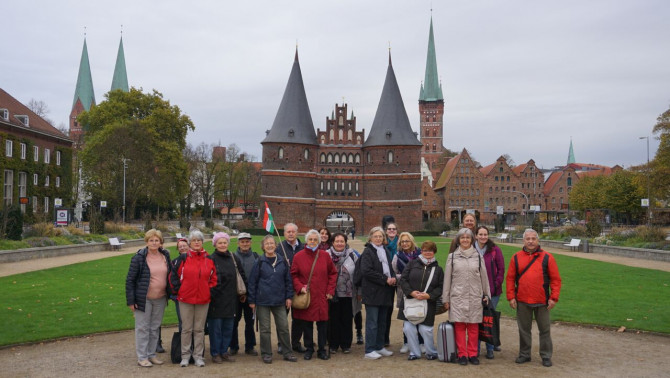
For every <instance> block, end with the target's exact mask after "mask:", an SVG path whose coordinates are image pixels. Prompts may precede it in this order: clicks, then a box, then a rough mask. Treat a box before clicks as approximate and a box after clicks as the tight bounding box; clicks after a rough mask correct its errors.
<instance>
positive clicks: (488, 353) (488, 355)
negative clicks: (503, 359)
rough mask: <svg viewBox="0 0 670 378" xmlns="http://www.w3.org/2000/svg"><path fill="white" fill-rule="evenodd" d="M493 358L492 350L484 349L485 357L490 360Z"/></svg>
mask: <svg viewBox="0 0 670 378" xmlns="http://www.w3.org/2000/svg"><path fill="white" fill-rule="evenodd" d="M494 358H495V356H494V355H493V350H487V351H486V359H487V360H492V359H494Z"/></svg>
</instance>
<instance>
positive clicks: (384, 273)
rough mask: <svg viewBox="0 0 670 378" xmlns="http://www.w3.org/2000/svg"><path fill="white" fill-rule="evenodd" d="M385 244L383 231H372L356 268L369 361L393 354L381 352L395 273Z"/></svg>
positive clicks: (394, 283) (366, 352)
mask: <svg viewBox="0 0 670 378" xmlns="http://www.w3.org/2000/svg"><path fill="white" fill-rule="evenodd" d="M385 242H386V234H385V233H384V229H383V228H381V227H374V228H372V230H370V235H369V237H368V243H367V244H366V245H365V249H364V250H363V253H362V254H361V257H360V260H361V261H360V266H359V268H360V269H361V272H360V275H361V277H362V281H361V289H362V295H363V304H365V358H366V359H372V360H376V359H378V358H380V357H382V356H391V355H393V352H391V351H389V350H387V349H386V348H384V333H385V332H386V319H387V316H388V315H387V314H388V312H389V311H392V310H393V297H394V292H395V288H394V287H395V286H396V278H395V272H393V268H391V259H392V257H391V252H390V251H389V250H388V249H387V248H386V246H385Z"/></svg>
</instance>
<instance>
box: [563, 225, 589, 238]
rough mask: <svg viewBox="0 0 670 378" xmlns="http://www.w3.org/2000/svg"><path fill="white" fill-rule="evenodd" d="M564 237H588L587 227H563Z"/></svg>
mask: <svg viewBox="0 0 670 378" xmlns="http://www.w3.org/2000/svg"><path fill="white" fill-rule="evenodd" d="M563 234H564V237H575V236H586V227H584V226H581V225H570V226H565V227H563Z"/></svg>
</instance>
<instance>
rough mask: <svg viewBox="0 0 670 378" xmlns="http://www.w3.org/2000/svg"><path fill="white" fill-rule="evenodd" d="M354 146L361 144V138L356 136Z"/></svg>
mask: <svg viewBox="0 0 670 378" xmlns="http://www.w3.org/2000/svg"><path fill="white" fill-rule="evenodd" d="M356 144H361V136H360V135H357V136H356Z"/></svg>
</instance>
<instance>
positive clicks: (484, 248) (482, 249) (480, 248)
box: [475, 241, 487, 256]
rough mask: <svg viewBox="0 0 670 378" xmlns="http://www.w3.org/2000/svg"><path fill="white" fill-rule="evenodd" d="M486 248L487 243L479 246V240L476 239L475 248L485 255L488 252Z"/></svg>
mask: <svg viewBox="0 0 670 378" xmlns="http://www.w3.org/2000/svg"><path fill="white" fill-rule="evenodd" d="M486 248H487V247H486V244H484V247H483V248H482V247H480V246H479V241H475V249H476V250H477V252H479V254H480V255H482V256H484V255H485V254H486Z"/></svg>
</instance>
